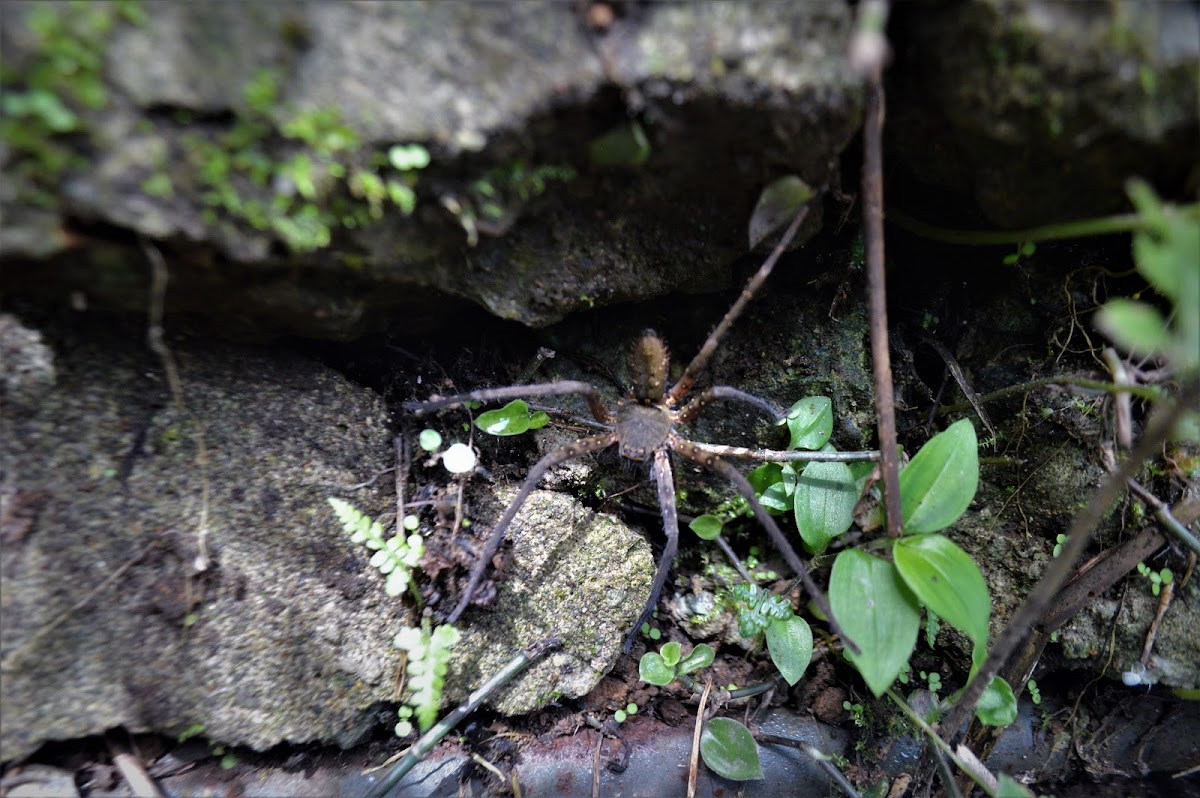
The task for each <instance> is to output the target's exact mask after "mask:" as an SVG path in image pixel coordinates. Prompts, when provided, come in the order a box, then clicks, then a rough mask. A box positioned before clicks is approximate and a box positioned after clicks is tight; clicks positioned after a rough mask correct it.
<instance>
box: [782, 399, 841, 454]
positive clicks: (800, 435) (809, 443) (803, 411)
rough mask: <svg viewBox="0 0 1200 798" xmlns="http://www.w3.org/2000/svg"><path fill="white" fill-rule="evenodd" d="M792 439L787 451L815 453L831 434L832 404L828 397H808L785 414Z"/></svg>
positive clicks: (827, 440)
mask: <svg viewBox="0 0 1200 798" xmlns="http://www.w3.org/2000/svg"><path fill="white" fill-rule="evenodd" d="M787 426H788V431H790V432H791V433H792V439H791V441H790V442H789V443H788V448H789V449H808V450H810V451H816V450H817V449H820V448H821V447H822V446H824V445H825V444H826V443H828V442H829V436H830V435H832V434H833V403H832V402H830V401H829V397H828V396H808V397H805V398H804V399H801V400H800V401H799V402H796V404H794V405H792V409H791V410H789V411H788V414H787Z"/></svg>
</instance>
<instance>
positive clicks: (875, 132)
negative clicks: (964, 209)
mask: <svg viewBox="0 0 1200 798" xmlns="http://www.w3.org/2000/svg"><path fill="white" fill-rule="evenodd" d="M887 11H888V9H887V4H886V3H864V4H863V7H862V8H861V9H860V11H859V26H860V30H861V36H863V37H868V36H872V37H873V36H878V35H881V30H882V28H881V26H882V25H884V24H886V20H887ZM859 68H860V69H862V70H863V72H864V77H865V78H866V95H867V96H866V100H867V108H866V118H865V120H864V122H863V174H862V183H863V243H864V244H865V249H866V261H867V290H868V294H869V296H868V302H867V304H868V309H869V313H870V319H871V366H872V371H873V373H874V383H875V412H876V414H877V416H878V420H879V451H880V458H881V467H880V468H881V471H882V475H883V503H884V508H885V510H886V514H887V530H888V535H889V536H890V537H899V535H900V526H901V523H902V519H903V514H902V510H901V507H900V462H899V458H898V457H897V453H896V405H895V395H894V390H895V389H894V388H893V385H892V358H891V353H890V351H889V349H888V318H887V276H886V274H885V271H884V251H883V118H884V93H883V80H882V75H883V57H882V54H881V55H880V57H878V58H876V59H873V60H870V59H865V58H864V59H863V60H862V61H861V63H860V66H859Z"/></svg>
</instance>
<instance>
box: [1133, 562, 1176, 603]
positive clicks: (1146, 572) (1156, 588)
mask: <svg viewBox="0 0 1200 798" xmlns="http://www.w3.org/2000/svg"><path fill="white" fill-rule="evenodd" d="M1137 569H1138V573H1139V574H1141V575H1142V576H1144V577H1146V578H1147V579H1149V580H1150V591H1151V592H1152V593H1153V594H1154V595H1156V596H1157V595H1158V594H1159V593H1160V592H1162V589H1163V586H1164V585H1169V584H1171V582H1173V581H1174V580H1175V574H1174V573H1172V571H1171V569H1170V568H1163V569H1162V570H1160V571H1155V570H1153V569H1152V568H1151V567H1150V566H1148V565H1146V563H1144V562H1140V563H1138V564H1137Z"/></svg>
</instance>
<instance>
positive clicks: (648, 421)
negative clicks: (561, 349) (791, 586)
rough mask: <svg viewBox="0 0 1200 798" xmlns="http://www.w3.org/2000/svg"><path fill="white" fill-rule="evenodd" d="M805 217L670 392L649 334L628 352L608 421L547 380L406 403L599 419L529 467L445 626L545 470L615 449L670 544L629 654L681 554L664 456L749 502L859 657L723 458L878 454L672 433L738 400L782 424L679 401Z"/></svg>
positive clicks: (595, 396) (716, 394)
mask: <svg viewBox="0 0 1200 798" xmlns="http://www.w3.org/2000/svg"><path fill="white" fill-rule="evenodd" d="M807 210H808V208H807V206H806V207H805V208H804V209H802V210H801V211H800V212H799V213H798V214H797V215H796V218H795V219H794V220H793V221H792V223H791V225H790V226H789V227H788V228H787V230H786V231H785V232H784V234H783V236H782V237H781V238H780V240H779V243H778V244H777V245H776V246H775V249H774V250H773V251H772V252H771V254H770V256H769V257H768V258H767V259H766V260H765V261H764V262H763V264H762V266H760V267H759V269H758V271H757V272H756V273H755V274H754V276H752V277H751V278H750V280H749V282H747V284H746V287H745V288H744V289H742V293H741V295H740V296H738V298H737V300H736V301H735V302H734V303H733V306H732V307H730V309H729V311H728V312H727V313H726V314H725V316H724V317H723V318H722V319H721V321H720V323H719V324H717V326H716V327H715V328H714V329H713V331H712V332H711V333H710V334H709V336H708V338H707V340H705V342H704V345H703V346H701V347H700V351H699V352H698V353H697V354H696V356H695V357H694V358H693V359H692V361H691V363H689V364H688V366H687V368H686V369H684V371H683V374H682V376H680V378H679V380H678V381H677V382H676V383H675V384H674V385H672V386H670V387H669V388H668V387H667V373H668V356H667V347H666V345H665V344H664V343H663V341H662V339H660V338H659V337H658V336H657V335H656V334H654V333H653V332H650V331H647V332H645V333H643V334H642V336H641V337H640V338H639V339H638V341H637V342H636V343H635V344H634V347H633V353H632V359H631V361H630V373H631V375H632V378H633V386H632V389H631V391H630V393H629V395H628V396H627V397H625V398H624V399H622V400H621V401H619V402H618V403H617V407H616V412H615V413H613V412H610V411H609V409H608V408H607V407H605V405H604V403H603V402H602V401H601V397H600V392H599V391H598V390H597V389H596V387H595V386H593V385H591V384H590V383H587V382H581V381H562V382H548V383H540V384H535V385H514V386H509V387H505V388H490V389H485V390H480V391H471V392H468V393H461V394H456V395H454V396H446V397H440V398H434V399H431V400H429V401H426V402H406V403H405V404H404V408H405V409H407V410H411V411H415V412H417V413H423V412H427V411H430V410H437V409H440V408H446V407H452V406H454V405H459V404H462V403H463V402H467V401H476V402H491V401H495V400H500V399H517V398H522V397H528V396H552V395H562V394H572V393H576V394H581V395H582V396H583V397H584V399H585V400H586V401H587V404H588V409H589V410H590V411H591V413H592V415H593V416H595V418H596V421H597V422H599V424H598V427H599V428H602V429H603V430H604V431H603V432H600V433H599V434H597V435H591V436H589V437H586V438H581V439H580V440H577V441H575V442H574V443H570V444H567V445H566V446H562V447H559V448H558V449H555V450H554V451H552V452H550V453H548V454H546V455H545V456H544V457H542V459H540V460H538V462H537V463H536V464H535V465H534V466H533V468H531V469H530V471H529V476H528V477H527V478H526V480H525V484H523V485H522V486H521V489H520V491H518V493H517V495H516V498H514V499H513V500H512V503H510V504H509V505H508V508H507V509H506V510H505V511H504V514H503V515H502V516H500V520H499V521H497V522H496V525H495V526H494V527H493V528H492V533H491V535H490V536H489V537H488V540H487V543H486V544H485V545H484V547H483V551H482V552H481V553H480V555H479V558H478V560H477V561H476V562H475V565H474V567H473V568H472V569H471V577H470V580H469V581H468V582H467V587H466V589H465V590H464V591H463V593H462V596H461V597H460V598H459V601H458V605H457V606H456V607H455V608H454V611H453V612H451V613H450V615H449V617H448V618H447V622H448V623H454V622H455V621H457V620H458V618H459V616H461V615H462V614H463V611H464V610H466V608H467V607H468V606H469V605H470V604H471V600H472V597H473V596H474V594H475V591H476V590H477V588H478V587H479V584H480V582H481V581H482V580H483V576H484V573H485V572H486V570H487V567H488V563H490V562H491V561H492V557H493V556H494V555H495V553H496V550H497V549H499V547H500V543H501V542H502V541H503V540H504V533H505V532H506V531H507V529H508V527H509V524H511V523H512V520H513V518H514V517H516V514H517V512H518V511H519V510H520V509H521V505H522V504H524V502H525V500H526V499H527V498H528V497H529V494H530V493H531V492H532V491H533V489H534V488H535V487H536V486H537V483H538V481H539V480H541V478H542V477H543V476H544V475H545V474H546V472H547V471H549V470H550V469H551V468H553V467H555V466H557V465H559V464H561V463H564V462H566V461H568V460H571V459H574V458H576V457H581V456H583V455H585V454H589V453H592V452H598V451H600V450H601V449H606V448H608V447H609V446H613V445H616V446H617V450H618V452H619V453H620V455H621V456H622V457H625V458H628V459H630V460H634V461H637V462H645V461H650V475H651V477H652V478H653V479H654V482H655V485H656V486H657V488H658V501H659V505H660V507H661V510H662V522H663V531H664V532H665V533H666V539H667V542H666V545H665V546H664V547H663V552H662V556H661V557H660V558H659V561H658V570H657V571H656V572H655V575H654V582H653V584H652V586H651V589H650V597H649V599H648V600H647V602H646V606H645V609H643V610H642V614H641V617H640V618H639V619H638V622H637V623H635V624H634V626H633V630H632V631H631V632H630V633H629V636H628V637H627V638H626V640H625V650H626V651H628V650H629V647H630V645H631V644H632V642H633V639H634V637H635V636H636V634H637V631H638V629H640V628H641V625H642V623H643V622H645V621H646V620H647V619H648V618H649V617H650V614H651V612H653V610H654V607H655V606H656V605H657V603H658V598H659V594H660V593H661V592H662V589H663V586H664V585H665V584H666V581H667V575H668V574H669V573H670V570H671V563H672V561H673V560H674V558H675V551H676V548H677V546H678V537H679V523H678V519H677V517H676V512H675V479H674V473H673V471H672V466H671V455H670V453H671V452H675V453H676V454H679V455H681V456H683V457H685V458H686V459H688V460H691V461H693V462H696V463H699V464H700V465H701V466H703V467H704V468H707V469H709V470H710V471H714V472H716V473H718V474H720V475H721V476H723V477H725V478H726V479H727V480H729V482H731V483H732V484H733V486H734V487H735V488H736V489H737V491H738V493H740V494H741V495H742V496H743V497H744V498H745V499H746V501H747V502H749V504H750V507H751V508H752V509H753V511H754V515H755V517H757V518H758V521H759V523H761V524H762V525H763V526H764V527H766V530H767V533H768V534H769V535H770V536H771V540H772V542H773V543H774V544H775V547H776V548H777V549H779V552H780V553H781V554H782V555H783V557H784V559H785V560H786V561H787V564H788V565H789V566H790V567H791V569H792V570H793V571H794V572H795V573H796V575H797V576H798V577H799V578H800V581H801V582H802V583H803V585H804V587H805V589H807V590H808V592H809V594H810V595H811V596H812V597H813V600H814V601H815V602H816V603H817V606H818V607H819V608H820V610H821V612H822V613H824V615H825V617H826V618H828V619H829V624H830V626H831V627H832V628H833V629H834V631H835V632H837V633H838V634H839V635H841V636H842V639H843V641H844V643H845V645H847V646H848V647H850V648H851V649H854V650H857V647H856V646H855V645H854V643H853V641H850V640H846V639H845V635H844V634H842V632H841V627H840V626H839V625H838V623H837V620H836V619H835V618H834V616H833V612H832V611H831V610H830V608H829V604H828V602H826V600H825V596H824V594H823V593H822V592H821V590H820V589H819V588H818V587H817V585H816V583H815V582H813V580H812V578H811V577H810V576H809V574H808V569H807V568H805V566H804V562H803V561H802V560H801V559H800V558H799V557H798V556H797V555H796V552H795V550H794V549H793V548H792V546H791V544H790V543H788V540H787V538H786V537H785V536H784V534H783V532H782V530H780V528H779V526H778V525H777V524H776V523H775V520H774V519H773V518H771V516H770V515H769V514H768V513H767V511H766V510H765V509H764V508H763V506H762V504H760V503H759V501H758V498H757V497H756V496H755V495H754V489H753V488H752V487H751V486H750V483H749V482H748V481H747V480H746V478H745V477H744V476H742V474H741V472H740V471H738V470H737V469H736V468H734V467H733V466H732V465H731V464H730V463H729V462H727V461H726V460H725V459H723V457H744V458H754V459H759V460H773V461H783V460H842V461H848V460H871V459H876V458H877V454H878V453H876V452H784V451H775V450H763V449H753V450H752V449H744V448H741V447H732V446H715V445H711V444H705V443H699V442H696V441H690V440H687V439H685V438H682V437H680V435H679V433H678V432H677V431H676V428H677V427H678V425H680V424H686V423H688V422H689V421H691V420H692V419H694V418H695V417H696V416H697V415H698V414H699V413H700V411H701V410H702V409H703V408H704V407H705V406H706V405H708V404H709V403H710V402H712V401H714V400H716V399H729V400H734V401H739V402H745V403H747V404H750V405H753V406H754V407H757V408H759V409H760V410H762V411H763V412H765V413H767V414H768V415H769V416H771V417H772V418H773V419H776V420H778V419H779V418H780V417H781V416H780V414H779V412H778V411H777V410H776V409H775V408H774V407H773V406H772V405H771V404H770V403H769V402H767V401H766V400H764V399H760V398H759V397H757V396H753V395H751V394H749V393H746V392H744V391H741V390H738V389H737V388H732V387H729V386H723V385H720V386H713V387H710V388H706V389H705V390H703V391H701V392H700V393H699V394H698V395H696V396H695V397H694V398H693V399H691V400H690V401H687V402H686V403H685V402H684V400H685V398H686V397H687V395H688V393H689V392H690V391H691V389H692V386H693V385H694V384H695V382H696V379H697V378H698V377H699V376H700V373H701V372H702V371H703V370H704V367H705V366H706V365H707V364H708V361H709V360H710V359H711V358H712V356H713V353H714V352H715V351H716V349H717V344H718V343H719V342H720V340H721V338H722V337H723V336H724V335H725V333H726V331H727V330H728V329H729V327H730V326H731V325H732V324H733V322H734V320H736V319H737V317H738V316H739V315H741V313H742V310H743V309H744V308H745V307H746V304H747V303H748V302H749V301H750V300H751V299H752V298H753V296H754V294H755V293H756V292H757V291H758V290H759V288H760V287H761V286H762V284H763V282H764V281H765V280H766V279H767V276H768V275H769V274H770V273H771V270H772V269H773V268H774V267H775V262H776V261H777V260H779V257H780V255H782V254H783V252H784V250H785V249H786V248H787V246H788V244H789V243H790V242H791V241H792V239H793V238H794V237H795V235H796V232H797V231H798V230H799V229H800V225H801V223H802V222H803V221H804V218H805V216H806V215H807Z"/></svg>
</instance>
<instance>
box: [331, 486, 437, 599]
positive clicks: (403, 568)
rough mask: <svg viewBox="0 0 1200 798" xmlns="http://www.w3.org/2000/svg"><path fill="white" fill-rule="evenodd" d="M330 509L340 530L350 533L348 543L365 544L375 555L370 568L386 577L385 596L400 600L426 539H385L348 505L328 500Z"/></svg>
mask: <svg viewBox="0 0 1200 798" xmlns="http://www.w3.org/2000/svg"><path fill="white" fill-rule="evenodd" d="M329 505H330V506H331V507H333V512H334V514H335V515H337V517H338V520H339V521H341V523H342V528H343V529H345V530H346V531H347V532H349V533H350V540H352V541H353V542H355V543H362V544H365V545H366V547H367V548H369V549H372V550H373V551H374V552H375V553H374V554H373V555H371V567H373V568H378V569H379V572H380V573H382V574H383V575H384V576H386V577H387V582H386V583H385V584H384V590H385V591H386V592H387V594H388V595H389V596H399V595H400V594H401V593H403V592H404V591H405V590H407V589H408V584H409V582H411V581H412V569H413V568H415V567H416V565H417V563H418V562H420V560H421V556H422V555H424V553H425V539H424V538H422V537H421V536H420V535H416V534H413V535H409V536H408V537H407V538H406V537H404V535H400V534H397V535H394V536H392V537H390V538H387V539H384V537H383V526H382V525H381V524H380V523H379V522H378V521H372V520H371V518H370V516H367V515H365V514H364V513H363V512H362V511H361V510H359V509H358V508H357V507H355V506H354V505H353V504H351V503H350V502H348V501H345V500H343V499H337V498H333V497H330V498H329Z"/></svg>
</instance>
